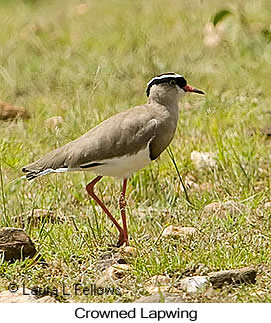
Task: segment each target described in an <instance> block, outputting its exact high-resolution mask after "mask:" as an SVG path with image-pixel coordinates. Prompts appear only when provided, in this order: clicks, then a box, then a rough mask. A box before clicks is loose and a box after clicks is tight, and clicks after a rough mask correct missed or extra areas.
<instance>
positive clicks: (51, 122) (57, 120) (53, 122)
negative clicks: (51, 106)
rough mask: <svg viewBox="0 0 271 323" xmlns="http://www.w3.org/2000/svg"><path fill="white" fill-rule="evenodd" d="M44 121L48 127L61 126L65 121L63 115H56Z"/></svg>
mask: <svg viewBox="0 0 271 323" xmlns="http://www.w3.org/2000/svg"><path fill="white" fill-rule="evenodd" d="M44 123H45V126H46V127H47V128H51V129H55V128H59V127H60V126H61V125H62V124H63V123H64V119H63V118H62V117H61V116H55V117H51V118H48V119H46V120H45V121H44Z"/></svg>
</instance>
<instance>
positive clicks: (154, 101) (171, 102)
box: [148, 95, 179, 115]
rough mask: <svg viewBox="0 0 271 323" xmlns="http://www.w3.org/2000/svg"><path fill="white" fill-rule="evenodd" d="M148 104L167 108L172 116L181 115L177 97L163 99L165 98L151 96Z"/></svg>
mask: <svg viewBox="0 0 271 323" xmlns="http://www.w3.org/2000/svg"><path fill="white" fill-rule="evenodd" d="M148 104H151V105H159V106H163V107H164V108H166V109H167V110H168V111H169V112H170V114H174V115H175V114H176V115H178V114H179V106H178V100H177V97H167V98H165V97H163V96H159V95H157V96H150V97H149V98H148Z"/></svg>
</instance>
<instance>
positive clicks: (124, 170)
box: [86, 146, 151, 178]
mask: <svg viewBox="0 0 271 323" xmlns="http://www.w3.org/2000/svg"><path fill="white" fill-rule="evenodd" d="M97 162H99V163H104V165H101V166H97V167H93V168H91V169H89V170H91V171H93V172H95V173H96V174H97V175H102V176H113V177H122V178H125V177H126V178H127V177H129V176H130V175H131V174H132V173H134V172H136V171H138V170H140V169H141V168H144V167H146V166H147V165H149V164H150V163H151V159H150V152H149V147H148V146H147V147H146V149H144V150H141V151H139V152H138V153H137V154H134V155H128V156H122V157H114V158H112V159H106V160H99V161H97ZM86 170H87V169H86Z"/></svg>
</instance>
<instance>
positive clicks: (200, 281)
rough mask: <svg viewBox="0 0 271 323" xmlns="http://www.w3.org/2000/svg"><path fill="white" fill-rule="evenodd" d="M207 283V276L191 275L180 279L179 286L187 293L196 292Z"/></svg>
mask: <svg viewBox="0 0 271 323" xmlns="http://www.w3.org/2000/svg"><path fill="white" fill-rule="evenodd" d="M208 285H209V278H208V277H207V276H192V277H186V278H183V279H182V280H181V281H180V288H181V289H183V290H184V291H186V292H188V293H196V292H198V291H199V289H201V288H203V287H205V286H208Z"/></svg>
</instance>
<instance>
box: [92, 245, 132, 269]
mask: <svg viewBox="0 0 271 323" xmlns="http://www.w3.org/2000/svg"><path fill="white" fill-rule="evenodd" d="M124 248H125V247H124ZM119 264H127V262H126V260H125V259H124V258H123V256H122V254H121V251H118V252H114V251H110V252H106V253H103V254H102V255H101V257H100V259H99V260H98V261H97V263H96V266H95V267H96V268H97V269H98V270H99V271H105V270H106V269H107V268H109V267H110V266H113V265H116V266H117V265H119Z"/></svg>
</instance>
